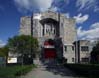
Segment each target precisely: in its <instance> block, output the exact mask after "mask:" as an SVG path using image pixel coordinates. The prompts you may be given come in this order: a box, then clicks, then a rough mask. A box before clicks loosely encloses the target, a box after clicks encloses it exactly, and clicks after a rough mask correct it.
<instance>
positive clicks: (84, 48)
mask: <svg viewBox="0 0 99 78" xmlns="http://www.w3.org/2000/svg"><path fill="white" fill-rule="evenodd" d="M81 51H89V48H88V46H81Z"/></svg>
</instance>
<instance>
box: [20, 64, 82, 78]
mask: <svg viewBox="0 0 99 78" xmlns="http://www.w3.org/2000/svg"><path fill="white" fill-rule="evenodd" d="M21 78H84V77H78V76H77V75H75V74H74V73H73V72H72V71H70V70H69V69H67V68H64V67H63V66H60V65H51V64H50V65H49V66H47V67H46V66H45V65H40V66H38V68H35V69H33V70H32V71H31V72H29V73H28V74H27V75H26V76H22V77H21Z"/></svg>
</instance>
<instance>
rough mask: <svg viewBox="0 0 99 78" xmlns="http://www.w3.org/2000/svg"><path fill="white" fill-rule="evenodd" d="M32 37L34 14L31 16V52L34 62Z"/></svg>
mask: <svg viewBox="0 0 99 78" xmlns="http://www.w3.org/2000/svg"><path fill="white" fill-rule="evenodd" d="M32 37H33V14H32V16H31V52H30V56H31V59H32V63H33V57H34V53H33V50H32Z"/></svg>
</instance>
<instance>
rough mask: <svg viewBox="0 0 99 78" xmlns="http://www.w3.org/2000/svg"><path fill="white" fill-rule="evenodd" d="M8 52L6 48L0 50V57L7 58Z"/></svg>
mask: <svg viewBox="0 0 99 78" xmlns="http://www.w3.org/2000/svg"><path fill="white" fill-rule="evenodd" d="M8 52H9V48H8V47H7V46H4V47H2V48H0V56H1V57H7V56H8Z"/></svg>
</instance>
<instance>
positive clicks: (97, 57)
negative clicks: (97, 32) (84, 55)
mask: <svg viewBox="0 0 99 78" xmlns="http://www.w3.org/2000/svg"><path fill="white" fill-rule="evenodd" d="M91 62H92V63H99V42H98V43H97V44H96V45H95V46H94V47H93V50H92V52H91Z"/></svg>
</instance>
